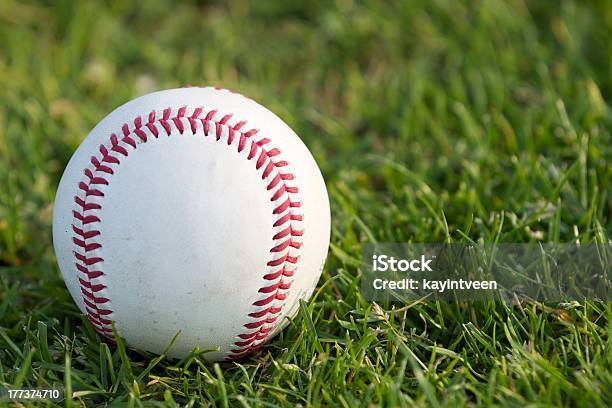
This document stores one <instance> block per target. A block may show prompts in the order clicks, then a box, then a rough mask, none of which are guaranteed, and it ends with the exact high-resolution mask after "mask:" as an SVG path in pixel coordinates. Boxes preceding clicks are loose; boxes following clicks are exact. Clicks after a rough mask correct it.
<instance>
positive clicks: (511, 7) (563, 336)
mask: <svg viewBox="0 0 612 408" xmlns="http://www.w3.org/2000/svg"><path fill="white" fill-rule="evenodd" d="M52 3H57V4H56V5H55V6H51V4H52ZM467 3H468V4H469V5H466V4H463V3H461V2H456V1H454V0H434V1H415V2H408V1H405V2H402V1H398V2H388V3H387V2H384V3H383V2H369V5H368V6H361V5H359V4H357V2H355V1H352V0H338V1H336V2H333V1H326V2H254V4H251V5H248V4H247V3H243V2H238V1H234V2H231V3H230V5H227V6H223V5H219V4H216V3H215V4H210V3H208V2H198V3H195V2H193V3H184V4H183V5H180V6H176V5H172V2H170V1H159V2H153V1H152V2H142V5H141V6H137V5H126V4H123V2H119V1H116V2H110V1H109V2H72V1H68V0H66V1H58V2H47V1H45V2H40V3H30V2H28V3H18V2H16V1H13V0H5V1H2V2H0V385H6V386H27V387H42V386H48V385H50V384H59V385H63V386H65V387H66V389H67V390H68V391H69V392H72V393H74V394H73V396H74V398H73V399H69V400H67V401H66V402H65V404H66V405H67V406H69V405H71V403H72V406H83V405H87V406H90V405H95V404H99V405H103V404H105V403H108V404H110V405H111V406H125V405H126V404H130V406H150V405H152V404H154V403H155V402H156V401H157V404H158V405H160V406H163V405H164V404H166V405H168V406H172V405H174V404H178V405H186V404H187V405H191V406H198V405H201V404H203V405H213V406H241V405H242V406H294V405H296V404H300V405H302V406H309V405H313V406H319V405H325V406H347V407H348V406H370V405H387V406H396V405H399V406H414V405H417V406H445V405H446V406H462V405H473V404H476V405H492V404H496V405H514V406H525V405H528V404H537V405H539V406H541V405H550V406H559V405H563V406H602V407H607V406H610V405H611V404H612V371H611V367H612V351H611V349H610V341H611V340H610V328H609V319H610V317H611V316H612V307H611V306H612V305H611V304H610V303H605V302H582V303H569V304H541V303H532V302H521V303H516V304H512V305H510V304H508V305H506V304H503V303H494V302H481V303H475V302H463V303H439V302H420V303H419V302H417V303H414V304H409V305H404V304H380V305H378V304H373V303H371V302H367V301H365V300H364V299H363V297H362V295H361V294H360V292H359V277H360V271H359V268H358V264H359V257H360V250H361V247H362V245H363V244H364V243H367V242H371V241H372V240H377V241H388V242H446V241H450V242H464V241H470V240H473V241H476V242H493V241H500V242H538V241H543V242H569V241H571V242H573V241H579V242H593V241H597V242H610V239H611V238H610V233H611V231H612V225H611V217H610V214H611V213H612V211H611V209H612V203H611V202H612V198H611V193H610V181H611V175H612V170H611V166H610V162H611V159H612V138H611V129H612V109H611V106H610V103H609V101H610V98H611V97H612V63H611V59H610V56H611V55H612V7H610V4H609V2H606V1H605V0H602V1H582V2H571V1H560V2H556V1H533V2H524V1H521V0H512V1H508V2H506V1H501V0H491V1H476V2H467ZM184 84H194V85H195V84H215V85H219V86H222V87H227V88H230V89H234V90H237V91H240V92H241V93H244V94H246V95H249V96H251V97H252V98H254V99H255V100H257V101H259V102H261V103H262V104H264V105H266V106H268V107H269V108H271V109H272V110H273V111H275V112H276V113H277V114H278V115H279V116H281V117H282V118H283V119H284V120H286V121H287V122H288V123H289V124H290V125H291V126H292V127H293V128H294V129H295V130H296V131H297V133H298V134H300V135H301V136H302V137H303V139H304V141H305V142H306V144H307V145H308V146H309V148H310V149H311V150H312V152H313V154H314V156H315V157H316V159H317V161H318V163H319V165H320V167H321V169H322V171H323V174H324V176H325V178H326V181H327V186H328V189H329V192H330V198H331V204H332V221H333V222H332V224H333V227H332V228H333V231H332V243H331V249H330V254H329V258H328V261H327V264H326V268H325V271H324V274H323V277H322V278H321V281H320V282H319V287H318V288H319V289H318V290H317V292H316V295H315V296H314V298H313V299H312V300H311V301H310V302H309V303H308V304H304V305H303V306H302V308H301V312H300V315H299V316H298V318H296V319H295V320H294V321H293V323H292V324H291V325H290V327H288V328H287V329H286V330H285V331H284V332H283V333H282V334H281V335H280V336H279V337H278V338H276V339H275V340H274V341H272V342H270V343H269V345H268V346H266V347H265V348H264V350H263V351H262V352H261V353H259V354H257V355H255V356H253V357H252V358H250V359H248V360H245V361H243V362H242V363H241V364H227V363H224V364H220V365H217V364H210V363H205V362H203V360H202V359H201V358H199V357H198V356H192V357H191V358H188V359H185V360H181V361H169V360H167V359H165V358H161V359H156V358H155V356H151V355H144V354H139V353H137V352H134V351H131V350H126V349H125V348H123V347H116V346H112V345H111V346H109V345H106V344H105V343H103V342H101V341H100V338H99V337H98V336H97V335H96V334H95V332H94V330H93V329H92V327H91V326H90V325H89V324H88V323H87V321H86V320H85V319H84V318H83V317H82V316H80V315H79V312H78V310H77V308H76V306H75V305H74V304H73V302H72V299H71V298H70V296H69V294H68V292H67V290H66V289H65V286H64V284H63V282H62V280H61V278H60V274H59V271H58V269H57V266H56V263H55V260H54V255H53V250H52V246H51V234H50V227H51V211H52V202H53V196H54V192H55V188H56V185H57V183H58V181H59V178H60V176H61V172H62V170H63V167H64V165H65V164H66V163H67V160H68V159H69V157H70V155H71V153H72V152H73V151H74V149H75V148H76V147H77V146H78V144H79V143H80V141H81V140H82V139H83V138H84V136H85V135H86V134H87V133H88V131H89V130H90V129H91V128H92V127H93V126H94V125H95V123H96V122H97V121H98V120H100V119H101V118H102V117H103V116H104V115H105V114H106V113H108V112H109V111H110V110H112V109H113V108H115V107H116V106H118V105H120V104H122V103H124V102H126V101H127V100H129V99H131V98H133V97H135V96H137V95H140V94H143V93H146V92H148V91H151V90H156V89H162V88H168V87H177V86H182V85H184ZM313 328H314V330H313Z"/></svg>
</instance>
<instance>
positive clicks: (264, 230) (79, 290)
mask: <svg viewBox="0 0 612 408" xmlns="http://www.w3.org/2000/svg"><path fill="white" fill-rule="evenodd" d="M329 234H330V210H329V200H328V197H327V191H326V188H325V183H324V181H323V177H322V176H321V172H320V171H319V168H318V167H317V164H316V163H315V161H314V159H313V157H312V155H311V154H310V152H309V151H308V149H307V148H306V146H305V145H304V144H303V143H302V141H301V140H300V138H299V137H298V136H297V135H296V134H295V133H294V132H293V131H292V130H291V129H290V128H289V126H287V125H286V124H285V123H284V122H283V121H282V120H281V119H279V118H278V117H277V116H276V115H275V114H273V113H272V112H270V111H269V110H267V109H266V108H264V107H263V106H261V105H259V104H257V103H256V102H254V101H252V100H251V99H248V98H246V97H244V96H242V95H239V94H236V93H233V92H230V91H227V90H222V89H218V88H195V87H193V88H181V89H170V90H165V91H160V92H155V93H151V94H148V95H145V96H142V97H139V98H137V99H134V100H132V101H130V102H128V103H126V104H125V105H123V106H121V107H119V108H117V109H116V110H115V111H113V112H112V113H110V114H109V115H108V116H106V117H105V118H104V119H103V120H102V121H101V122H100V123H99V124H98V125H97V126H96V127H95V128H94V129H93V130H92V131H91V132H90V133H89V135H88V136H87V138H86V139H85V140H84V141H83V143H82V144H81V145H80V146H79V148H78V149H77V150H76V152H75V153H74V155H73V156H72V158H71V160H70V162H69V163H68V165H67V167H66V170H65V171H64V174H63V176H62V179H61V182H60V184H59V187H58V190H57V194H56V198H55V207H54V213H53V242H54V247H55V253H56V256H57V262H58V264H59V268H60V270H61V273H62V276H63V278H64V281H65V282H66V286H67V287H68V289H69V291H70V294H71V295H72V297H73V298H74V301H75V302H76V304H77V305H78V307H79V308H80V310H81V311H82V312H83V313H84V314H85V315H86V316H87V318H88V319H89V321H90V322H91V324H92V325H93V327H95V329H96V330H97V331H98V332H99V333H100V334H101V335H102V336H104V337H106V338H108V339H110V340H113V339H114V332H113V327H114V328H115V329H116V332H117V333H118V335H119V336H121V338H122V339H124V340H125V342H126V344H127V345H128V346H130V347H132V348H135V349H140V350H147V351H150V352H154V353H158V354H159V353H162V352H164V350H166V349H167V348H168V346H169V345H170V343H171V341H172V339H173V338H174V337H175V335H176V334H177V333H179V332H180V334H179V335H178V337H177V339H176V341H175V343H174V345H173V347H172V348H171V350H170V351H169V353H168V355H170V356H172V357H183V356H186V355H188V354H189V353H190V352H191V351H192V350H193V349H194V348H195V347H198V348H199V349H200V350H207V351H210V352H207V353H205V354H204V358H206V359H207V360H223V359H230V360H232V359H238V358H241V357H243V356H245V355H247V354H249V353H251V352H253V351H255V350H257V349H259V348H261V347H262V346H263V344H264V343H265V342H266V341H267V340H269V339H270V338H272V337H273V336H275V335H276V334H277V333H278V332H279V331H280V330H281V329H282V328H283V327H284V326H285V325H286V324H287V323H288V322H289V319H291V318H292V317H294V316H295V314H296V313H297V310H298V308H299V300H300V299H308V298H309V297H310V296H311V295H312V293H313V290H314V288H315V286H316V284H317V281H318V279H319V277H320V275H321V271H322V268H323V264H324V262H325V257H326V255H327V249H328V245H329Z"/></svg>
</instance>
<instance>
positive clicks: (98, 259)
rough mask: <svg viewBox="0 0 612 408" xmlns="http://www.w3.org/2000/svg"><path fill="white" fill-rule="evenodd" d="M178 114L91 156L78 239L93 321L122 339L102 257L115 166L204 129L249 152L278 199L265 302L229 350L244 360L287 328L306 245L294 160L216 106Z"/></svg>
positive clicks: (78, 205) (78, 202)
mask: <svg viewBox="0 0 612 408" xmlns="http://www.w3.org/2000/svg"><path fill="white" fill-rule="evenodd" d="M175 110H176V113H175V115H174V116H173V115H172V112H173V109H172V108H171V107H168V108H166V109H163V110H160V111H152V112H150V113H149V115H148V117H147V118H146V120H143V117H144V116H137V117H136V118H135V119H134V120H133V125H132V126H131V127H130V124H128V123H124V124H123V126H122V127H121V135H120V136H117V135H116V134H115V133H113V134H111V136H110V138H109V140H108V141H107V143H106V146H105V145H104V144H101V145H100V146H99V149H98V151H99V153H97V154H95V155H92V156H91V157H90V164H89V165H88V166H87V167H86V168H85V169H84V170H83V174H84V178H83V179H82V180H81V181H80V182H79V183H78V190H77V191H78V193H77V195H75V197H74V203H75V207H74V209H73V213H72V215H73V224H72V231H73V236H72V242H73V244H74V251H73V253H74V257H75V266H76V269H77V276H78V280H79V286H80V289H81V293H82V298H83V302H84V305H85V309H86V316H87V318H88V319H89V321H90V322H91V323H92V325H93V327H94V328H95V329H96V330H97V331H98V332H99V333H100V334H101V335H103V336H104V337H106V338H108V339H110V340H113V339H114V337H113V331H112V322H113V320H112V317H113V316H112V315H113V310H112V309H111V303H112V301H111V299H110V298H109V297H108V295H106V294H105V292H106V290H105V289H106V288H107V286H106V285H105V284H104V279H103V277H104V276H105V272H104V271H103V263H104V259H103V257H102V255H103V254H102V253H101V252H100V250H101V249H102V247H103V245H102V243H101V235H102V231H101V228H100V225H101V223H102V220H101V219H100V213H99V210H101V209H102V204H103V198H104V190H105V189H106V188H108V186H109V184H110V179H111V177H110V176H112V175H113V174H114V170H113V168H115V167H116V166H119V165H120V164H121V161H122V160H123V159H124V158H127V157H128V156H129V154H131V153H132V152H133V151H135V150H137V146H138V145H139V144H142V143H147V142H148V141H150V140H152V139H157V138H159V137H163V134H164V133H165V135H166V136H171V134H172V133H173V129H172V128H174V129H175V130H176V131H178V132H179V133H180V134H181V135H182V134H183V133H184V132H185V131H186V130H187V129H190V130H191V133H192V134H193V135H195V134H196V133H197V130H198V129H199V128H200V129H202V130H203V133H204V136H205V137H208V136H210V135H212V136H214V137H215V140H216V141H217V142H225V143H226V144H227V145H228V146H233V147H236V148H237V152H238V153H243V152H244V153H243V154H245V155H246V159H247V160H249V161H252V162H254V164H255V169H256V170H257V171H260V172H261V179H262V181H263V182H264V183H265V185H266V190H267V191H268V192H269V193H270V195H271V197H270V201H272V202H273V211H272V215H273V217H274V218H275V220H274V223H273V228H274V232H275V233H274V236H273V237H272V239H273V241H274V246H273V247H272V248H271V249H270V251H269V252H270V257H271V259H270V260H269V261H268V262H267V265H266V266H267V267H268V270H267V273H266V274H265V275H264V276H263V280H264V283H263V285H262V286H261V287H260V288H259V290H258V293H260V294H261V298H260V299H258V300H256V301H255V302H253V304H252V309H253V311H252V312H251V313H249V314H248V316H247V317H246V320H247V322H246V323H245V324H244V325H243V326H244V328H245V329H244V330H243V332H241V333H239V334H237V336H236V339H235V340H236V341H235V342H234V343H233V346H232V348H231V349H230V350H229V352H230V354H229V357H228V358H229V359H238V358H241V357H242V356H244V355H246V354H248V353H250V352H252V351H255V350H257V349H259V348H261V347H262V346H263V344H264V343H265V341H266V340H267V339H268V337H269V336H270V334H271V333H272V332H273V330H274V329H275V327H277V325H278V323H279V316H280V313H281V311H282V309H283V307H284V301H285V299H286V297H287V295H288V292H289V289H290V287H291V284H292V282H293V281H292V277H293V276H294V274H295V272H296V270H297V262H298V258H299V249H300V248H301V246H302V242H301V236H302V234H303V230H302V229H301V225H302V221H303V214H301V206H302V203H301V201H299V196H298V193H299V189H298V187H297V185H295V176H294V174H293V173H292V172H291V171H290V165H289V163H288V162H287V161H286V160H282V159H281V157H282V152H281V150H280V149H279V148H278V147H273V146H271V142H272V141H271V140H270V139H269V138H265V137H262V136H260V134H259V131H258V130H257V129H249V130H243V128H244V126H245V125H246V121H244V120H240V121H235V120H232V118H233V114H231V113H228V114H224V115H221V114H219V112H218V111H217V110H216V109H212V110H209V111H204V109H203V108H202V107H197V108H195V109H194V110H193V111H192V112H191V114H190V115H187V107H186V106H182V107H180V108H178V109H176V108H175ZM219 117H220V119H218V118H219ZM230 122H234V124H230Z"/></svg>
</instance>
